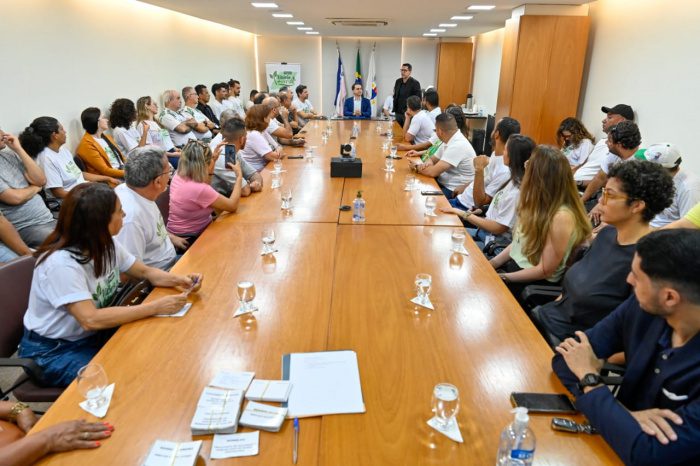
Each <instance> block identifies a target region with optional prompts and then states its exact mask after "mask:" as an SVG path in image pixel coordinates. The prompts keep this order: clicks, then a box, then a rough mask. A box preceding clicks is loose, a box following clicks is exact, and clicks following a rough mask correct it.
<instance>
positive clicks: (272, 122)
mask: <svg viewBox="0 0 700 466" xmlns="http://www.w3.org/2000/svg"><path fill="white" fill-rule="evenodd" d="M262 105H266V106H267V107H268V111H269V112H270V114H269V124H268V125H267V130H266V131H267V134H269V135H270V136H272V137H273V138H274V139H276V140H277V141H278V142H279V144H284V145H286V146H303V145H304V143H305V142H306V141H305V140H304V138H303V136H299V137H297V138H295V137H294V130H293V129H292V126H291V124H290V123H289V110H287V108H286V107H283V106H282V105H280V102H279V100H277V98H276V97H272V96H271V97H267V98H265V100H263V103H262ZM278 116H281V117H282V123H280V122H279V121H278V120H277V117H278Z"/></svg>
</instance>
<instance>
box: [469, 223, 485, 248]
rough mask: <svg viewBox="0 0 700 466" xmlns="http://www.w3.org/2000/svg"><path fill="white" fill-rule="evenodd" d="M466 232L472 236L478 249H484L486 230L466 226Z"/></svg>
mask: <svg viewBox="0 0 700 466" xmlns="http://www.w3.org/2000/svg"><path fill="white" fill-rule="evenodd" d="M467 233H469V235H470V236H471V237H472V239H473V240H474V242H475V243H476V245H477V246H479V249H481V250H482V251H483V250H484V246H485V245H486V232H485V231H484V230H481V229H479V228H467Z"/></svg>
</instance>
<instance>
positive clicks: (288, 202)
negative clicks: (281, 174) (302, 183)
mask: <svg viewBox="0 0 700 466" xmlns="http://www.w3.org/2000/svg"><path fill="white" fill-rule="evenodd" d="M291 208H292V190H291V189H285V190H283V191H282V210H289V209H291Z"/></svg>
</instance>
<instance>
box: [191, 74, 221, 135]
mask: <svg viewBox="0 0 700 466" xmlns="http://www.w3.org/2000/svg"><path fill="white" fill-rule="evenodd" d="M194 91H195V92H196V93H197V110H199V111H200V112H202V114H203V115H204V116H205V117H207V118H208V119H209V120H211V121H212V122H213V123H214V124H215V125H216V126H220V123H219V118H217V116H216V115H214V110H212V108H211V107H210V106H209V100H210V99H211V94H209V89H207V86H205V85H204V84H197V85H196V86H194Z"/></svg>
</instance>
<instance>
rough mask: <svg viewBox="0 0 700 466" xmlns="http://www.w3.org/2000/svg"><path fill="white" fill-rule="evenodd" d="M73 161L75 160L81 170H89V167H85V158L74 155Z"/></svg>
mask: <svg viewBox="0 0 700 466" xmlns="http://www.w3.org/2000/svg"><path fill="white" fill-rule="evenodd" d="M73 162H75V164H76V165H77V166H78V168H80V171H81V172H84V171H87V169H86V168H85V162H83V159H81V158H80V157H78V156H77V155H76V156H75V157H73Z"/></svg>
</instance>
